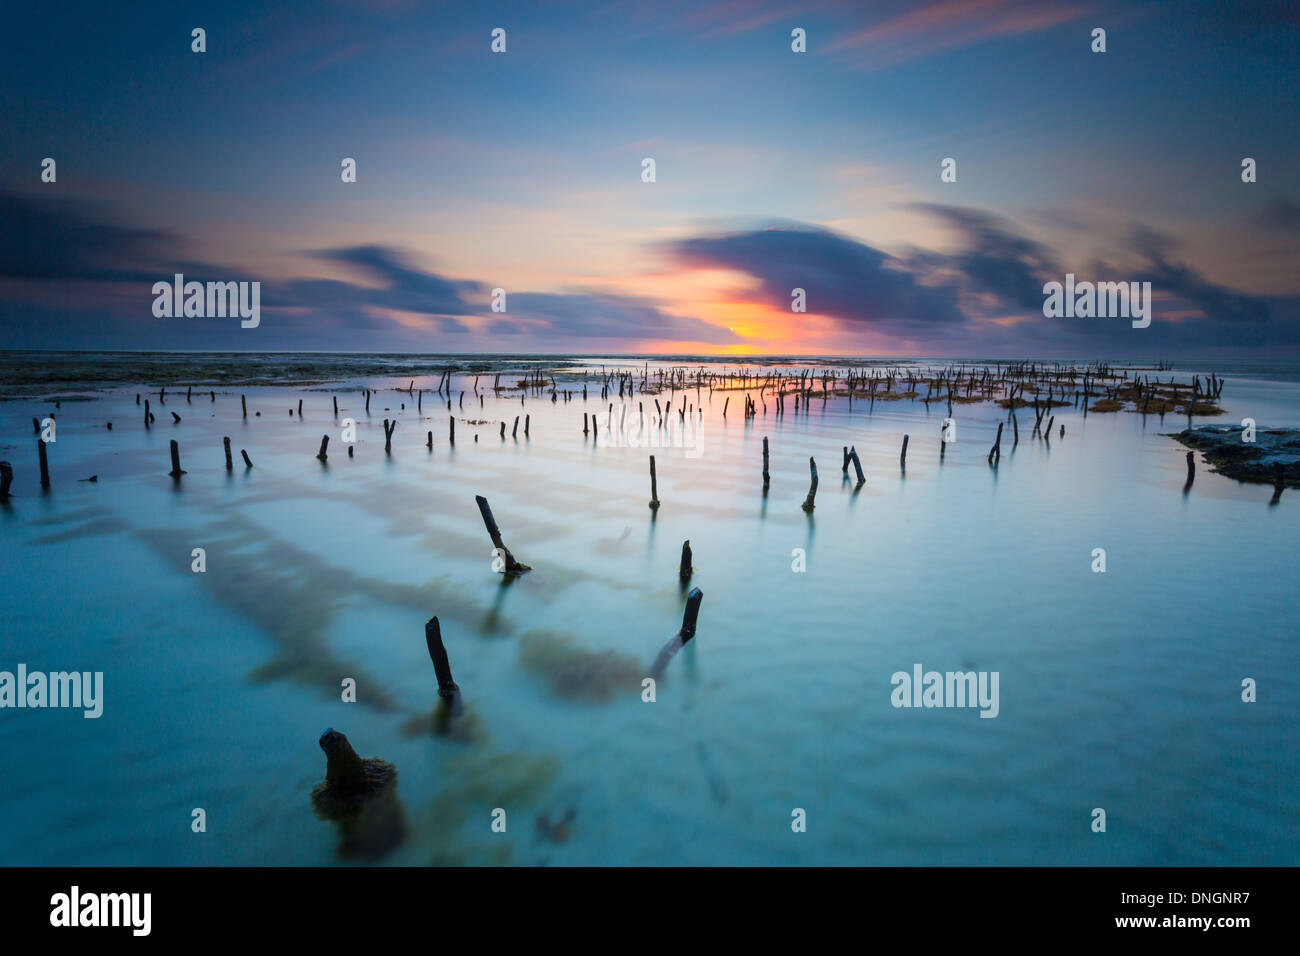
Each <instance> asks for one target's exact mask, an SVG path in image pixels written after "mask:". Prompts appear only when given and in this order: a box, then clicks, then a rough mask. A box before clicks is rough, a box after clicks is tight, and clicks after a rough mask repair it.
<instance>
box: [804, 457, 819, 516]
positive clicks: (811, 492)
mask: <svg viewBox="0 0 1300 956" xmlns="http://www.w3.org/2000/svg"><path fill="white" fill-rule="evenodd" d="M808 470H809V471H811V472H812V484H810V485H809V486H808V497H807V498H805V499H804V500H803V510H804V511H806V512H808V514H812V513H813V508H814V507H815V505H814V504H813V499H814V498H816V497H817V459H815V458H813V457H812V456H809V458H808Z"/></svg>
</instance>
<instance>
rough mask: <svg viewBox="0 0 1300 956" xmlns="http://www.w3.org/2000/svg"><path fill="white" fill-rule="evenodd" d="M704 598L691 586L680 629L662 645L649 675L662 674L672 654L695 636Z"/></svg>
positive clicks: (700, 592)
mask: <svg viewBox="0 0 1300 956" xmlns="http://www.w3.org/2000/svg"><path fill="white" fill-rule="evenodd" d="M703 600H704V592H702V591H701V590H700V589H699V588H692V589H691V593H690V594H688V595H686V610H685V612H684V613H683V614H682V629H681V630H680V631H678V632H677V633H676V634H675V635H674V636H673V637H672V638H670V639H669V641H668V643H667V644H665V645H664V646H663V650H661V651H660V652H659V656H658V657H656V658H655V662H654V663H653V664H652V665H651V666H650V676H652V677H653V678H654V679H655V680H658V679H659V678H660V677H662V676H663V673H664V669H665V668H666V667H667V666H668V662H669V661H671V660H672V659H673V655H674V654H676V653H677V652H678V651H680V650H681V649H682V648H683V647H685V646H686V645H687V644H688V643H690V640H691V638H693V637H694V636H695V627H696V623H697V622H698V620H699V617H700V602H701V601H703Z"/></svg>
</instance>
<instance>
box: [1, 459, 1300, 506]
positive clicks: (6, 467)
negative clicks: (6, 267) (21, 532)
mask: <svg viewBox="0 0 1300 956" xmlns="http://www.w3.org/2000/svg"><path fill="white" fill-rule="evenodd" d="M13 483H14V466H13V465H11V464H9V462H7V461H0V501H8V500H9V486H10V485H12V484H13ZM1278 493H1279V494H1281V492H1278Z"/></svg>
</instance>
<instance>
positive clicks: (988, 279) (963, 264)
mask: <svg viewBox="0 0 1300 956" xmlns="http://www.w3.org/2000/svg"><path fill="white" fill-rule="evenodd" d="M913 208H916V209H921V210H924V211H926V212H929V213H932V214H933V215H935V216H937V217H939V218H940V219H942V220H944V221H945V222H947V223H948V224H949V225H951V226H953V227H954V228H956V229H957V231H958V232H959V233H960V234H961V236H962V238H963V239H964V241H965V243H966V248H965V249H963V250H962V251H961V252H959V253H957V254H955V255H952V256H947V257H938V256H928V257H925V258H926V261H928V262H930V263H931V264H932V265H938V264H939V263H941V262H942V263H945V264H947V265H949V266H951V267H952V268H954V269H956V270H957V271H958V272H960V273H961V274H962V275H963V276H964V277H965V278H966V280H967V282H968V284H970V285H972V286H974V287H975V288H977V289H981V290H983V291H987V292H991V293H993V294H994V295H996V296H998V297H999V298H1000V299H1001V300H1002V301H1003V302H1004V303H1005V304H1007V305H1009V306H1014V307H1018V308H1021V309H1026V310H1030V311H1038V310H1041V309H1042V306H1043V283H1044V282H1045V281H1048V280H1049V279H1052V278H1059V277H1060V274H1061V269H1060V267H1059V266H1058V265H1057V264H1056V260H1055V257H1054V256H1053V255H1052V253H1051V252H1050V250H1048V249H1047V247H1046V246H1044V245H1042V244H1041V243H1038V242H1035V241H1034V240H1032V239H1028V238H1026V237H1024V236H1019V235H1016V234H1015V233H1013V232H1012V231H1011V230H1012V228H1013V227H1012V226H1011V225H1010V224H1009V223H1008V222H1006V221H1005V220H1003V219H1000V218H999V217H997V216H994V215H992V214H991V213H987V212H983V211H981V210H978V209H967V208H962V207H958V206H942V205H936V204H927V203H922V204H917V205H915V206H914V207H913Z"/></svg>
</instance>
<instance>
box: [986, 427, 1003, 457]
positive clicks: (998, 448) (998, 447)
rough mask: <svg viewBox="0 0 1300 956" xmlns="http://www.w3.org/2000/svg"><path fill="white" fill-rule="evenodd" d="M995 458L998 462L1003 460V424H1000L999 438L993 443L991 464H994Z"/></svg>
mask: <svg viewBox="0 0 1300 956" xmlns="http://www.w3.org/2000/svg"><path fill="white" fill-rule="evenodd" d="M994 456H996V457H997V459H998V461H1001V460H1002V422H998V437H997V438H996V439H995V440H994V442H993V447H992V448H990V449H989V464H990V465H991V464H993V458H994Z"/></svg>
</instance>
